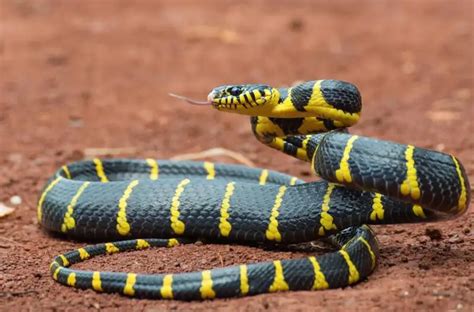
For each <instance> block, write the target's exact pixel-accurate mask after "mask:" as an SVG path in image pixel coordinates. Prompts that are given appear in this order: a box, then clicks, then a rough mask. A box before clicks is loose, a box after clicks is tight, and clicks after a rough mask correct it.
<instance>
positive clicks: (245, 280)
mask: <svg viewBox="0 0 474 312" xmlns="http://www.w3.org/2000/svg"><path fill="white" fill-rule="evenodd" d="M239 269H240V295H242V296H245V295H246V294H248V292H249V288H250V287H249V277H248V275H247V266H246V265H245V264H242V265H240V266H239Z"/></svg>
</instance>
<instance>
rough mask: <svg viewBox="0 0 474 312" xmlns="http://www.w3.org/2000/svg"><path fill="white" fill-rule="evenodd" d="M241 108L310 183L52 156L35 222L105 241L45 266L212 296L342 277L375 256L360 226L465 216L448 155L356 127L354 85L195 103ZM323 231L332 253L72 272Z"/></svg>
mask: <svg viewBox="0 0 474 312" xmlns="http://www.w3.org/2000/svg"><path fill="white" fill-rule="evenodd" d="M188 101H189V102H192V103H194V104H206V105H210V106H212V107H214V108H216V109H218V110H220V111H226V112H234V113H240V114H244V115H249V116H251V124H252V129H253V132H254V133H255V135H256V137H257V138H258V140H260V141H261V142H263V143H264V144H266V145H268V146H270V147H273V148H275V149H277V150H279V151H282V152H284V153H286V154H289V155H292V156H294V157H297V158H299V159H301V160H304V161H308V162H310V163H311V167H312V169H313V171H314V172H315V173H316V174H317V175H319V176H320V177H322V178H323V179H324V180H323V181H317V182H310V183H305V182H304V181H302V180H300V179H297V178H295V177H292V176H289V175H286V174H282V173H278V172H275V171H271V170H267V169H257V168H250V167H245V166H241V165H230V164H218V163H211V162H191V161H166V160H165V161H162V160H159V161H157V160H154V159H146V160H131V159H105V160H100V159H93V160H90V161H81V162H76V163H72V164H69V165H65V166H63V167H62V168H60V169H59V170H58V171H57V172H56V173H55V175H54V176H53V177H52V178H51V179H50V180H49V182H48V183H47V185H46V187H45V188H44V190H43V192H42V194H41V196H40V199H39V202H38V207H37V209H38V219H39V222H40V224H41V225H42V226H43V227H44V228H46V229H48V230H50V231H54V232H60V233H64V234H65V235H66V236H68V237H72V238H77V239H82V240H84V239H88V240H100V241H110V240H116V242H113V243H102V244H96V245H91V246H88V247H84V248H79V249H77V250H73V251H69V252H67V253H64V254H62V255H59V256H57V257H56V258H55V259H54V261H53V262H52V263H51V266H50V271H51V274H52V276H53V278H54V279H55V280H56V281H58V282H59V283H61V284H64V285H69V286H72V287H76V288H81V289H93V290H95V291H99V292H109V293H110V292H114V293H121V294H125V295H128V296H136V297H141V298H155V299H179V300H195V299H212V298H223V297H238V296H245V295H255V294H261V293H269V292H277V291H286V290H312V289H313V290H316V289H326V288H337V287H345V286H348V285H351V284H354V283H356V282H358V281H361V280H363V279H364V278H365V277H367V276H368V275H369V274H370V273H371V272H372V271H373V270H374V268H375V267H376V264H377V261H378V258H379V252H378V245H377V241H376V238H375V236H374V233H373V232H372V230H371V229H370V227H369V226H368V225H367V224H389V223H390V224H393V223H408V222H427V221H437V220H443V219H447V218H451V217H454V216H458V215H461V214H462V213H464V212H465V211H466V210H467V208H468V205H469V202H470V198H469V197H470V184H469V181H468V178H467V176H466V172H465V170H464V168H463V166H462V164H461V163H460V162H459V160H458V159H457V158H455V157H454V156H451V155H448V154H444V153H440V152H436V151H431V150H427V149H423V148H417V147H414V146H411V145H401V144H397V143H393V142H387V141H381V140H376V139H372V138H366V137H362V136H357V135H351V134H349V133H348V132H347V130H346V127H349V126H351V125H353V124H354V123H356V122H357V121H358V119H359V117H360V111H361V96H360V93H359V91H358V90H357V88H356V87H355V86H354V85H352V84H350V83H347V82H342V81H336V80H318V81H308V82H304V83H301V84H298V85H296V86H293V87H290V88H273V87H271V86H267V85H260V84H250V85H230V86H222V87H218V88H215V89H213V90H212V92H211V93H210V94H209V97H208V100H207V101H206V102H204V103H199V102H195V101H192V100H188ZM325 237H326V238H327V239H328V240H329V241H331V242H332V244H333V245H334V246H336V249H337V250H336V251H334V252H332V253H328V254H324V255H322V256H317V257H315V256H308V257H306V258H301V259H291V260H281V261H280V260H275V261H271V262H262V263H254V264H241V265H236V266H230V267H224V268H214V269H211V270H204V271H200V272H191V273H179V274H135V273H121V272H98V271H83V270H76V269H74V268H71V267H70V266H71V265H73V264H75V263H78V262H80V261H84V260H86V259H89V258H90V257H94V256H97V255H104V254H112V253H116V252H122V251H129V250H138V249H144V248H149V247H173V246H176V245H178V244H182V243H187V242H190V241H194V240H195V239H199V238H204V239H208V240H214V241H219V242H239V243H264V244H292V243H301V242H308V241H312V240H316V239H321V238H325Z"/></svg>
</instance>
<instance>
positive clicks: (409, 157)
mask: <svg viewBox="0 0 474 312" xmlns="http://www.w3.org/2000/svg"><path fill="white" fill-rule="evenodd" d="M414 150H415V147H414V146H412V145H408V146H407V149H406V150H405V159H406V166H407V177H406V179H405V181H403V183H402V184H401V185H400V192H401V193H402V194H403V195H405V196H408V195H410V196H411V198H413V199H420V196H421V191H420V188H419V186H418V178H417V175H416V168H415V165H416V164H415V159H414V158H413V152H414Z"/></svg>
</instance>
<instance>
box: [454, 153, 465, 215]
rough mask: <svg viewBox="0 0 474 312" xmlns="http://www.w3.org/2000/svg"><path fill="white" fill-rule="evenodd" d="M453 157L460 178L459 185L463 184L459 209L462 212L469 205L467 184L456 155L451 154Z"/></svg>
mask: <svg viewBox="0 0 474 312" xmlns="http://www.w3.org/2000/svg"><path fill="white" fill-rule="evenodd" d="M451 157H452V158H453V162H454V165H455V166H456V172H457V174H458V178H459V185H460V186H461V193H460V194H459V200H458V211H459V212H462V211H464V210H465V209H466V207H467V191H466V184H465V182H464V177H463V176H462V172H461V166H460V165H459V162H458V160H457V159H456V157H454V156H451Z"/></svg>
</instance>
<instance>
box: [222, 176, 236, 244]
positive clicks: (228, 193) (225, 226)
mask: <svg viewBox="0 0 474 312" xmlns="http://www.w3.org/2000/svg"><path fill="white" fill-rule="evenodd" d="M234 185H235V182H230V183H228V184H227V186H226V188H225V194H224V199H223V200H222V204H221V217H220V219H219V230H220V233H221V235H222V236H224V237H228V236H229V233H230V231H231V230H232V224H230V222H229V221H228V220H229V217H230V215H229V208H230V198H231V197H232V194H234V189H235V186H234Z"/></svg>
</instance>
